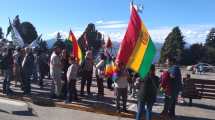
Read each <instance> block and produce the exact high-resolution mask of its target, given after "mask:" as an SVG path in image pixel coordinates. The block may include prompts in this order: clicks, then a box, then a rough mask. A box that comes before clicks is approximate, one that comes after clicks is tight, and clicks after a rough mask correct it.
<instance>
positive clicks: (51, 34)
mask: <svg viewBox="0 0 215 120" xmlns="http://www.w3.org/2000/svg"><path fill="white" fill-rule="evenodd" d="M58 32H60V34H61V35H62V38H64V39H66V38H68V36H69V32H65V31H62V30H59V31H55V32H53V33H48V34H47V35H45V39H51V38H56V37H57V33H58ZM73 33H74V35H75V37H76V39H78V38H79V37H80V36H81V35H82V33H83V31H73Z"/></svg>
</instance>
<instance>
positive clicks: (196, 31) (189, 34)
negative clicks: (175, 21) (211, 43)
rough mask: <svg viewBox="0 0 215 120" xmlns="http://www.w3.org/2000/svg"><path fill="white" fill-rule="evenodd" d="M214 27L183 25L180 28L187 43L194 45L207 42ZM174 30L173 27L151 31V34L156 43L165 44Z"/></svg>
mask: <svg viewBox="0 0 215 120" xmlns="http://www.w3.org/2000/svg"><path fill="white" fill-rule="evenodd" d="M212 27H214V25H183V26H180V29H181V31H182V34H183V36H184V40H185V42H187V43H189V44H192V43H202V42H205V39H206V36H207V34H208V33H209V31H210V29H211V28H212ZM172 28H173V26H169V27H160V28H154V29H149V33H150V35H151V37H152V39H153V40H154V41H156V42H160V43H163V42H164V41H165V38H166V37H167V35H168V34H169V33H170V32H171V30H172Z"/></svg>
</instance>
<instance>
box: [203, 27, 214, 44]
mask: <svg viewBox="0 0 215 120" xmlns="http://www.w3.org/2000/svg"><path fill="white" fill-rule="evenodd" d="M205 46H206V47H212V48H215V28H212V29H211V30H210V32H209V34H208V35H207V38H206V42H205Z"/></svg>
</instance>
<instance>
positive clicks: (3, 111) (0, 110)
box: [0, 109, 10, 114]
mask: <svg viewBox="0 0 215 120" xmlns="http://www.w3.org/2000/svg"><path fill="white" fill-rule="evenodd" d="M0 112H2V113H7V114H10V113H9V112H8V111H5V110H2V109H0Z"/></svg>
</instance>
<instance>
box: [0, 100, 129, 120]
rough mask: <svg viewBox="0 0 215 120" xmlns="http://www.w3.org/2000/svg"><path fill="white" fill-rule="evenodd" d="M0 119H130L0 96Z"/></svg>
mask: <svg viewBox="0 0 215 120" xmlns="http://www.w3.org/2000/svg"><path fill="white" fill-rule="evenodd" d="M0 120H132V119H128V118H121V117H114V116H108V115H102V114H95V113H90V112H83V111H76V110H71V109H64V108H58V107H41V106H37V105H33V104H31V103H26V102H22V101H15V100H10V99H6V98H0Z"/></svg>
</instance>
